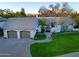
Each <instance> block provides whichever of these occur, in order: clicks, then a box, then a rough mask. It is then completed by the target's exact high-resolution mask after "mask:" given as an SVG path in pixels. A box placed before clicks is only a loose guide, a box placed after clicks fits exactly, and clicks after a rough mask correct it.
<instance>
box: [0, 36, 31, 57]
mask: <svg viewBox="0 0 79 59" xmlns="http://www.w3.org/2000/svg"><path fill="white" fill-rule="evenodd" d="M30 42H31V40H30V39H28V38H27V39H3V38H1V39H0V56H1V57H2V56H3V57H4V56H8V57H30V56H31V55H30Z"/></svg>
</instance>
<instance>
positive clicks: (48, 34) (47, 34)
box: [32, 32, 52, 44]
mask: <svg viewBox="0 0 79 59" xmlns="http://www.w3.org/2000/svg"><path fill="white" fill-rule="evenodd" d="M45 34H46V36H47V38H46V39H44V40H40V39H39V40H32V44H33V43H44V42H50V41H51V40H52V39H51V35H52V33H49V32H46V33H45Z"/></svg>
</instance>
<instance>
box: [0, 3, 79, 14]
mask: <svg viewBox="0 0 79 59" xmlns="http://www.w3.org/2000/svg"><path fill="white" fill-rule="evenodd" d="M56 3H60V4H62V2H0V9H7V8H9V9H11V10H13V11H14V12H16V11H20V9H21V8H25V12H26V13H34V14H36V13H38V10H39V8H40V7H41V6H45V7H46V8H48V7H49V5H50V4H54V5H55V4H56ZM68 4H69V5H70V7H72V8H73V9H74V10H76V11H79V2H68Z"/></svg>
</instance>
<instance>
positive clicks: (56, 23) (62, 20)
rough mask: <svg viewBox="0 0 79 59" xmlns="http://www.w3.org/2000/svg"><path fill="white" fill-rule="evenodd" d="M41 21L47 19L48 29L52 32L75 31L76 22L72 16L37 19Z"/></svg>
mask: <svg viewBox="0 0 79 59" xmlns="http://www.w3.org/2000/svg"><path fill="white" fill-rule="evenodd" d="M37 18H38V19H39V21H40V20H43V18H45V19H46V26H45V27H46V28H45V30H49V31H50V32H61V31H73V29H74V25H73V24H74V21H73V19H72V18H71V17H70V16H67V17H37ZM52 25H53V26H52Z"/></svg>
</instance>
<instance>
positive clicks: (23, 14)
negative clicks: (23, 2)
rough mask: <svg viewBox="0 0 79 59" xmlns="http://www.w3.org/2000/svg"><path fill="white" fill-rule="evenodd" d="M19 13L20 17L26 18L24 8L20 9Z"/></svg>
mask: <svg viewBox="0 0 79 59" xmlns="http://www.w3.org/2000/svg"><path fill="white" fill-rule="evenodd" d="M20 13H21V15H22V17H26V14H25V9H24V8H21V11H20Z"/></svg>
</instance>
